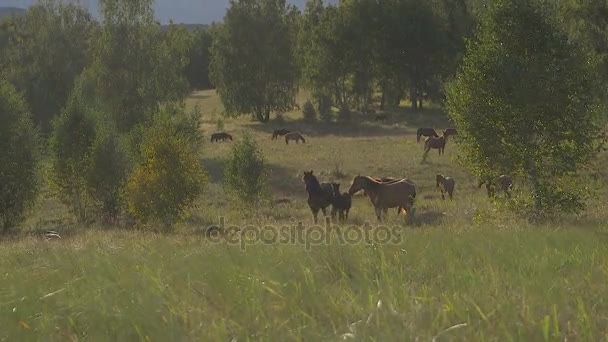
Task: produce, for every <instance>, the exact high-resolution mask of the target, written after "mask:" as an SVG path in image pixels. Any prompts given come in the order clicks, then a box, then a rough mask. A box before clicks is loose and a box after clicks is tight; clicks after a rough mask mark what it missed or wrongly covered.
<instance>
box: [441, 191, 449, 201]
mask: <svg viewBox="0 0 608 342" xmlns="http://www.w3.org/2000/svg"><path fill="white" fill-rule="evenodd" d="M450 198H451V196H450ZM441 199H442V200H444V199H445V194H444V193H443V189H441Z"/></svg>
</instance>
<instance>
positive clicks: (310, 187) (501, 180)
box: [211, 127, 513, 223]
mask: <svg viewBox="0 0 608 342" xmlns="http://www.w3.org/2000/svg"><path fill="white" fill-rule="evenodd" d="M457 134H458V133H457V130H456V129H455V128H447V129H446V130H444V131H442V134H441V136H440V135H438V134H437V132H436V131H435V129H433V128H429V127H425V128H419V129H418V130H417V132H416V141H417V142H420V138H421V137H422V136H424V137H425V140H424V153H425V154H426V153H428V152H429V151H430V150H431V149H437V150H439V155H441V154H443V153H444V149H445V145H446V142H447V138H448V137H449V136H451V135H457ZM280 136H284V137H285V143H286V144H289V141H295V142H296V143H299V142H300V141H302V143H306V139H305V138H304V136H303V135H302V133H300V132H298V131H291V130H288V129H285V128H280V129H276V130H274V131H273V133H272V140H277V139H278V138H279V137H280ZM226 140H231V141H232V135H230V134H228V133H226V132H218V133H214V134H212V135H211V142H219V141H226ZM302 180H303V182H304V184H305V189H306V192H307V193H308V200H307V202H308V206H309V207H310V210H311V212H312V215H313V221H314V222H315V223H316V222H317V220H318V218H317V217H318V214H319V211H321V212H322V213H323V215H324V216H326V215H327V208H329V207H330V206H331V213H330V215H331V217H332V218H334V219H335V218H336V215H337V218H338V221H340V222H344V221H346V220H347V219H348V213H349V211H350V209H351V207H352V197H353V196H354V195H355V194H356V193H358V192H361V191H362V192H363V195H364V196H365V197H368V198H369V200H370V202H371V204H372V206H373V207H374V211H375V213H376V218H377V219H378V221H382V214H383V213H384V216H386V215H387V214H388V209H391V208H397V214H398V215H405V217H406V219H408V218H410V217H413V216H414V208H413V206H414V201H415V199H416V184H415V183H414V182H412V181H411V180H410V179H408V178H393V177H382V178H375V177H370V176H361V175H359V176H356V177H354V178H353V180H352V183H351V186H350V188H349V189H348V191H347V192H340V183H335V182H320V181H319V180H318V179H317V177H316V176H315V175H314V172H313V171H312V170H311V171H305V172H304V176H303V177H302ZM435 183H436V187H437V188H439V190H440V192H441V198H442V199H443V200H445V197H446V195H447V196H448V197H449V198H450V200H451V199H453V196H454V189H455V186H456V180H455V179H454V178H453V177H451V176H446V175H441V174H438V175H436V176H435ZM484 184H485V186H486V190H487V194H488V197H490V198H491V197H494V196H495V195H496V193H497V191H503V192H504V193H505V194H506V196H507V197H510V196H511V190H512V187H513V181H512V179H511V177H509V176H507V175H500V176H499V177H496V178H494V177H485V178H483V179H482V180H481V181H480V182H479V188H481V187H482V186H483V185H484Z"/></svg>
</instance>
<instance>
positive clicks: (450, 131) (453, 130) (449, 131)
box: [443, 128, 458, 139]
mask: <svg viewBox="0 0 608 342" xmlns="http://www.w3.org/2000/svg"><path fill="white" fill-rule="evenodd" d="M450 135H458V131H457V130H456V128H446V129H445V131H443V136H445V138H446V139H447V138H448V137H449V136H450Z"/></svg>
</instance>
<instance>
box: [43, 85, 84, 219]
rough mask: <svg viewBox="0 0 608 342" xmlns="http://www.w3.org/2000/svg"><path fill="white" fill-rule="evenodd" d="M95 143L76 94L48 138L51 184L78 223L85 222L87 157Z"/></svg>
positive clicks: (55, 121)
mask: <svg viewBox="0 0 608 342" xmlns="http://www.w3.org/2000/svg"><path fill="white" fill-rule="evenodd" d="M94 142H95V122H94V120H93V118H92V117H91V116H90V114H89V110H88V108H87V106H86V105H85V103H84V101H83V100H82V99H81V97H80V95H78V94H77V93H76V92H75V93H73V95H72V96H71V97H70V99H69V100H68V104H67V106H66V109H65V110H64V111H63V113H61V114H60V115H59V116H58V117H56V118H55V120H54V121H53V133H52V135H51V139H50V145H49V147H50V153H51V164H52V166H51V182H52V184H53V185H54V187H55V190H56V192H57V195H58V197H59V199H60V200H61V202H63V203H64V204H65V205H67V206H68V207H70V209H71V210H72V211H73V212H74V214H75V215H76V218H77V220H78V221H79V222H84V221H86V220H87V219H88V216H89V209H90V208H91V205H92V199H91V198H90V197H89V196H88V193H87V191H86V187H87V184H86V183H87V181H86V178H87V176H86V173H87V170H88V168H89V160H88V158H89V155H90V152H91V148H92V146H93V143H94Z"/></svg>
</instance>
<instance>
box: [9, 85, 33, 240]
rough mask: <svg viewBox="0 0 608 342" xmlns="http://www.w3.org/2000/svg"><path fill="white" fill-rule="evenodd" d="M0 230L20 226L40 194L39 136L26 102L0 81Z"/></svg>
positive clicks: (10, 86)
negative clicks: (37, 167)
mask: <svg viewBox="0 0 608 342" xmlns="http://www.w3.org/2000/svg"><path fill="white" fill-rule="evenodd" d="M0 151H2V153H0V226H1V228H2V231H1V232H2V233H6V232H7V231H8V230H9V229H10V228H12V227H14V226H15V225H17V224H19V223H20V222H21V221H22V219H23V214H24V213H25V211H26V210H27V209H28V207H29V206H30V205H31V204H32V203H33V201H34V198H35V196H36V193H37V189H38V183H37V179H36V164H37V159H38V158H37V157H38V140H37V132H36V130H35V128H34V124H33V122H32V118H31V115H30V114H29V113H28V112H27V110H26V105H25V102H24V100H23V99H22V98H21V97H20V96H19V95H18V94H17V91H16V90H15V88H14V87H13V86H12V85H11V84H10V83H9V82H8V81H6V80H5V79H4V78H1V77H0Z"/></svg>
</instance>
